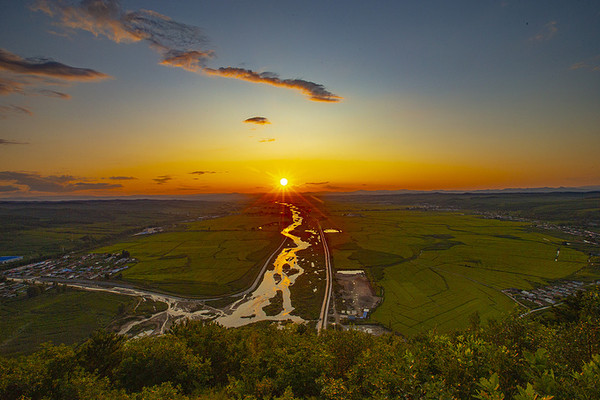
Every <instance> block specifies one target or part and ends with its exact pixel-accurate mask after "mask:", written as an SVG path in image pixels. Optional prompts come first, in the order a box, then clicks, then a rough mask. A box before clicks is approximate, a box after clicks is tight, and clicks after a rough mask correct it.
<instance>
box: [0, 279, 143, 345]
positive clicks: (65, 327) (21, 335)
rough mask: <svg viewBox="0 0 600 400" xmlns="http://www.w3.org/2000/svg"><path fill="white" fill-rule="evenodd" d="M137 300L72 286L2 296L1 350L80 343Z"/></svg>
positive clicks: (131, 307)
mask: <svg viewBox="0 0 600 400" xmlns="http://www.w3.org/2000/svg"><path fill="white" fill-rule="evenodd" d="M137 303H138V300H137V299H136V298H135V297H129V296H122V295H117V294H111V293H99V292H84V291H75V290H70V289H67V291H66V292H64V293H57V292H56V291H55V290H54V289H51V290H48V291H46V292H45V293H43V294H41V295H39V296H36V297H33V298H26V297H21V298H17V299H3V300H0V319H1V320H2V323H1V324H0V354H2V355H5V356H7V355H17V354H26V353H31V352H33V351H35V350H38V349H39V347H40V345H41V344H42V343H44V342H48V341H51V342H53V343H54V344H59V343H64V344H74V343H79V342H81V341H83V340H84V339H86V338H87V337H88V336H89V334H90V333H92V332H93V331H95V330H96V329H102V328H106V327H107V326H108V325H109V324H110V323H111V322H112V321H113V320H114V319H115V318H117V317H118V316H119V314H121V313H127V312H128V311H131V310H132V309H133V307H134V306H135V305H136V304H137Z"/></svg>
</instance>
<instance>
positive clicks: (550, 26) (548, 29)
mask: <svg viewBox="0 0 600 400" xmlns="http://www.w3.org/2000/svg"><path fill="white" fill-rule="evenodd" d="M556 32H558V27H557V23H556V21H550V22H548V23H547V24H546V25H544V27H543V28H542V29H541V30H540V31H539V32H538V33H537V34H535V35H534V36H532V37H530V38H529V40H531V41H534V42H541V41H544V40H550V39H552V38H553V37H554V35H556Z"/></svg>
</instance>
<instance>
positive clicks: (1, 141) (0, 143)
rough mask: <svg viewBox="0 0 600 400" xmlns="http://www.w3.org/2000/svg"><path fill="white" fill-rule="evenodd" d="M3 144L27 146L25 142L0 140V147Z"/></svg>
mask: <svg viewBox="0 0 600 400" xmlns="http://www.w3.org/2000/svg"><path fill="white" fill-rule="evenodd" d="M3 144H27V143H25V142H15V141H14V140H7V139H0V145H3Z"/></svg>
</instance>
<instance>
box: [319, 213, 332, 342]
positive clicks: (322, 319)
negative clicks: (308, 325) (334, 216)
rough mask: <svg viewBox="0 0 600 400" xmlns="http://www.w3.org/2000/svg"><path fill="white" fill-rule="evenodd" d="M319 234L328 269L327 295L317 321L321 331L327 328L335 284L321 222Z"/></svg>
mask: <svg viewBox="0 0 600 400" xmlns="http://www.w3.org/2000/svg"><path fill="white" fill-rule="evenodd" d="M319 234H320V235H321V243H323V251H324V255H325V269H326V277H327V281H326V286H325V296H324V297H323V305H322V306H321V314H320V315H319V321H318V322H317V332H321V330H322V329H327V318H328V315H327V314H328V313H329V302H330V301H331V291H332V286H333V271H332V270H331V261H330V255H329V247H328V246H327V241H326V240H325V234H324V233H323V229H322V228H321V224H319Z"/></svg>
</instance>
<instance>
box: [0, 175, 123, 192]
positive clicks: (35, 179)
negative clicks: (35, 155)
mask: <svg viewBox="0 0 600 400" xmlns="http://www.w3.org/2000/svg"><path fill="white" fill-rule="evenodd" d="M0 181H4V182H10V183H12V184H15V185H21V186H25V187H26V189H27V191H34V192H46V193H65V192H76V191H80V190H98V189H104V190H106V189H117V188H120V187H122V185H119V184H110V183H102V182H87V181H86V179H85V178H84V179H82V178H76V177H74V176H71V175H60V176H57V175H48V176H44V175H41V174H38V173H33V172H17V171H1V172H0Z"/></svg>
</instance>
